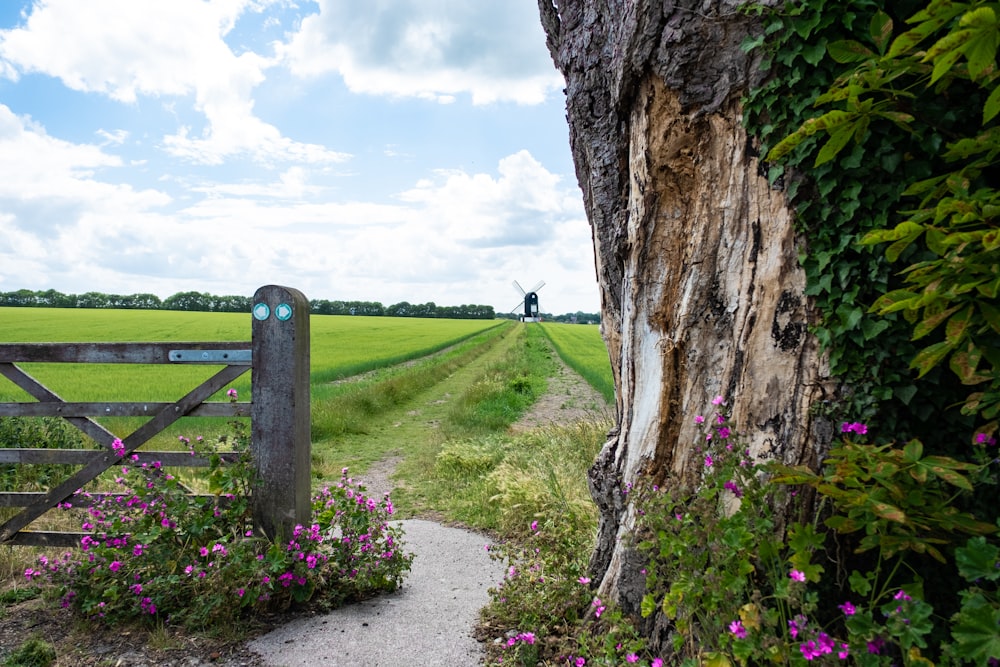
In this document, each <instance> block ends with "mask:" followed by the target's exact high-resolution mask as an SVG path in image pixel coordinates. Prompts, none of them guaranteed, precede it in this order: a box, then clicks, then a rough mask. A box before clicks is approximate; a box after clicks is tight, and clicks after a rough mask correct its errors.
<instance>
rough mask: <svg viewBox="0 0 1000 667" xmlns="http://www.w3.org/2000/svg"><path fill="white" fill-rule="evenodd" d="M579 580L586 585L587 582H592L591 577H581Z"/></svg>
mask: <svg viewBox="0 0 1000 667" xmlns="http://www.w3.org/2000/svg"><path fill="white" fill-rule="evenodd" d="M577 581H579V582H580V583H581V584H583V585H584V586H586V585H587V584H589V583H590V577H580V578H579V579H577Z"/></svg>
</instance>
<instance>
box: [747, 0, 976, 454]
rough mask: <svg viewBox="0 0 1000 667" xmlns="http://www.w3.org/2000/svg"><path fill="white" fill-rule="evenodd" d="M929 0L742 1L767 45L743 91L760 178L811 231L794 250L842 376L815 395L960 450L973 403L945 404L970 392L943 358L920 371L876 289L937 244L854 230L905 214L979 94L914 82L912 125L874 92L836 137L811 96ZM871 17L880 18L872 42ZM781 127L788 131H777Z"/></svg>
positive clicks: (837, 414)
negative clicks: (758, 82) (910, 193)
mask: <svg viewBox="0 0 1000 667" xmlns="http://www.w3.org/2000/svg"><path fill="white" fill-rule="evenodd" d="M936 1H937V0H936ZM890 4H891V7H890V6H887V5H890ZM924 4H926V0H925V2H920V1H919V0H902V1H894V2H892V3H888V2H880V1H877V0H846V1H845V0H800V1H798V2H795V3H793V4H789V5H787V6H786V7H785V8H784V9H782V10H779V11H774V10H768V9H765V8H763V7H757V8H749V7H748V11H749V10H753V9H755V10H756V11H759V12H760V13H761V15H762V23H763V30H762V32H761V33H760V34H759V35H755V36H753V37H751V38H748V39H747V40H746V41H745V42H744V48H745V49H746V50H748V51H751V50H759V51H760V52H761V53H762V54H763V56H764V67H765V68H766V70H767V73H768V78H767V80H766V82H765V83H764V84H763V85H762V86H760V87H759V88H757V89H755V90H753V91H751V92H750V93H749V94H748V95H747V97H746V98H745V99H744V122H745V125H746V127H747V129H748V132H749V134H750V135H751V136H752V137H754V138H755V141H756V142H758V147H759V151H760V154H761V155H764V156H769V159H770V161H769V162H765V163H764V164H765V168H766V169H767V175H768V178H769V179H770V180H771V181H772V182H773V183H774V184H775V185H781V186H783V187H784V188H785V189H786V192H787V195H788V198H789V201H790V203H791V204H792V205H793V206H794V208H795V210H796V215H797V221H798V222H797V224H798V226H799V232H800V233H801V235H802V237H803V238H804V239H805V246H804V249H803V252H802V254H801V257H800V260H801V263H802V266H803V268H804V270H805V273H806V278H807V289H806V294H807V295H808V296H809V297H810V298H811V299H812V300H813V305H814V307H815V309H816V311H817V312H818V313H819V316H820V322H819V323H818V324H817V325H816V326H815V327H814V329H813V332H814V334H815V335H816V336H817V338H818V339H819V341H820V342H821V344H822V345H823V346H824V348H825V349H826V350H827V352H828V354H829V359H830V367H831V373H832V374H833V375H834V376H835V377H837V378H839V379H840V380H841V381H842V391H841V392H840V393H839V396H838V398H837V400H836V401H835V402H831V403H829V404H827V405H826V406H821V407H824V408H825V409H826V410H828V411H829V412H831V413H832V415H831V416H832V417H834V418H837V419H844V420H846V421H853V420H854V419H864V420H865V421H867V422H868V423H869V424H872V425H874V426H875V427H876V429H877V430H878V432H880V433H885V434H889V435H890V437H893V438H895V439H899V440H902V439H906V438H909V437H913V436H915V435H920V437H921V438H922V439H923V440H924V441H925V443H927V444H928V445H929V446H931V447H933V448H935V449H941V450H944V451H949V452H954V451H956V450H958V449H959V448H960V447H962V446H963V445H964V443H967V442H968V437H969V433H970V432H971V431H972V427H973V419H972V417H971V416H970V415H968V414H966V415H963V414H961V413H960V412H959V411H958V410H955V409H952V408H953V406H955V405H956V404H961V403H962V402H963V401H964V400H965V398H966V394H967V392H966V391H965V390H964V388H963V387H962V385H961V382H960V380H959V378H958V377H956V376H955V375H954V374H953V373H950V372H948V370H947V368H944V369H942V368H941V367H940V366H939V365H927V367H925V368H921V369H920V371H922V374H923V377H922V378H921V379H920V380H919V381H918V373H917V372H916V371H914V370H913V369H912V368H911V367H910V362H911V360H912V359H914V358H916V357H917V356H918V354H919V353H920V350H921V349H922V347H924V345H925V344H926V341H919V340H914V339H913V333H914V332H913V325H912V323H911V322H910V321H909V320H908V319H907V315H908V313H906V312H905V309H902V308H898V309H891V308H889V309H887V308H884V307H878V306H876V308H875V309H874V310H873V306H875V305H876V304H878V302H879V299H880V298H882V297H884V295H886V294H894V293H895V294H900V292H898V290H903V289H905V288H906V285H905V284H904V283H905V280H906V276H902V275H900V274H899V272H900V269H901V266H899V265H898V264H896V263H895V262H900V263H902V264H903V265H905V264H915V263H919V262H924V261H931V260H933V259H934V256H933V253H932V252H930V251H929V250H928V248H926V247H921V246H918V245H916V244H908V245H907V247H906V248H901V249H900V250H899V252H898V254H894V255H893V256H891V259H892V260H894V261H893V262H890V261H889V259H890V258H887V257H886V255H885V253H884V252H883V248H880V247H878V246H874V245H866V244H864V243H861V241H862V240H863V239H865V238H867V239H868V240H869V241H871V240H872V239H873V238H874V237H873V236H871V235H872V234H877V233H878V232H879V230H892V229H896V227H897V225H899V224H900V223H901V222H904V220H905V216H904V215H903V214H902V213H901V212H900V211H901V210H902V209H903V208H904V205H903V201H904V200H903V196H904V194H905V193H906V191H907V187H908V186H909V185H910V184H912V183H916V182H921V181H926V179H929V178H931V177H932V176H934V175H935V174H937V173H940V172H941V170H940V166H941V162H942V157H941V153H942V149H943V148H944V147H945V146H946V144H947V143H948V142H949V141H952V140H953V138H954V136H955V135H956V133H957V132H958V131H959V129H960V128H962V127H965V126H968V125H969V124H970V123H973V122H975V123H979V122H980V120H981V112H982V106H981V105H980V106H979V107H978V108H975V105H969V106H968V107H966V106H965V105H955V104H954V103H953V101H952V100H950V99H948V98H947V97H943V96H939V95H933V94H923V91H921V93H920V94H919V95H918V98H919V99H918V102H915V103H914V104H913V105H914V106H917V105H918V104H919V111H918V112H916V113H919V114H920V115H921V116H926V117H928V118H933V119H934V122H932V123H927V124H926V127H922V128H921V130H922V131H920V132H914V131H912V127H909V126H908V124H907V122H904V120H905V119H903V118H902V117H901V116H900V115H899V114H904V113H909V114H910V115H911V116H915V115H916V113H913V111H912V110H911V109H910V108H903V109H900V108H898V107H897V106H893V104H891V102H890V101H889V100H884V99H874V96H873V99H871V100H869V104H870V107H869V108H868V109H867V111H866V112H865V117H864V120H863V123H861V122H859V123H856V124H854V125H853V126H851V131H850V132H846V131H844V132H841V134H839V135H836V134H835V132H836V131H837V130H838V129H842V126H834V124H833V121H835V120H836V119H837V116H836V115H834V116H830V115H829V113H830V111H827V114H823V113H822V109H819V108H817V107H816V105H817V102H818V103H819V104H823V103H828V104H829V103H831V102H833V103H835V104H836V103H842V102H843V100H831V99H830V91H831V89H833V88H836V87H837V85H839V84H838V81H841V80H840V77H841V76H842V75H843V70H844V69H845V67H844V60H845V50H853V51H852V52H851V53H850V54H849V55H850V57H854V56H855V55H857V54H859V53H861V52H862V50H864V49H867V48H868V47H867V46H861V45H863V44H872V48H871V49H870V51H871V53H872V54H877V53H878V49H879V48H880V47H879V44H878V40H885V39H887V37H886V36H884V35H883V33H882V32H881V31H880V30H881V28H879V26H881V27H884V26H885V25H886V22H888V23H890V24H891V23H894V24H896V25H903V24H904V23H905V21H906V19H907V18H909V17H910V16H912V15H913V14H914V13H915V12H917V11H918V10H920V9H921V8H922V7H923V5H924ZM873 26H875V27H876V28H879V30H875V32H876V34H875V37H874V43H873ZM848 45H849V46H848ZM854 45H858V46H857V47H856V46H854ZM883 46H885V44H884V43H883ZM859 47H860V48H859ZM834 56H836V57H834ZM841 83H842V82H841ZM963 83H964V82H961V81H959V82H957V83H956V87H955V88H954V89H953V90H952V94H953V95H961V96H963V97H962V99H968V98H967V97H966V96H970V95H971V96H973V98H972V99H975V97H974V96H976V95H980V94H981V93H979V92H977V90H974V89H975V88H977V87H976V86H966V87H968V88H972V89H970V90H965V89H964V88H963V85H962V84H963ZM915 94H916V93H915ZM835 110H836V111H841V112H842V111H843V109H841V108H839V107H838V108H837V109H835ZM824 117H825V118H824ZM831 130H832V132H831ZM789 136H794V137H795V139H794V140H791V141H785V142H784V143H783V142H782V140H783V139H785V138H786V137H789ZM834 139H835V140H834ZM779 146H780V149H779V150H775V149H776V147H779ZM769 154H770V155H769ZM775 155H778V156H780V157H781V160H780V161H779V160H777V159H776V158H775ZM883 305H884V304H883ZM910 319H912V315H911V316H910Z"/></svg>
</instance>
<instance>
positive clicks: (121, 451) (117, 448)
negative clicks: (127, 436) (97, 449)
mask: <svg viewBox="0 0 1000 667" xmlns="http://www.w3.org/2000/svg"><path fill="white" fill-rule="evenodd" d="M111 451H113V452H114V453H115V456H117V457H118V458H121V457H123V456H125V443H123V442H122V441H121V438H115V439H114V441H113V442H112V443H111Z"/></svg>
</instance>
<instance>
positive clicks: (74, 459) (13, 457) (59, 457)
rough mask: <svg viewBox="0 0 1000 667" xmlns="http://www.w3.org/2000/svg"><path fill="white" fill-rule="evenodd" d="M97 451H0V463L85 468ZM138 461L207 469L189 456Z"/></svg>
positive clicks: (145, 455) (146, 456) (149, 455)
mask: <svg viewBox="0 0 1000 667" xmlns="http://www.w3.org/2000/svg"><path fill="white" fill-rule="evenodd" d="M104 454H105V452H104V451H103V450H100V449H31V448H15V447H8V448H3V447H0V463H23V464H49V465H86V464H88V463H90V462H91V461H92V460H93V458H94V457H95V456H104ZM219 454H220V455H221V456H222V458H223V459H227V460H235V459H236V458H237V457H239V453H238V452H229V451H226V452H219ZM135 456H138V457H139V458H138V460H136V461H131V459H132V457H131V456H130V457H129V460H130V461H131V462H132V463H133V464H135V463H138V464H140V465H141V464H143V463H146V464H150V463H157V462H158V463H160V464H162V465H165V466H167V467H171V468H207V467H208V466H209V464H210V462H209V460H208V459H207V458H205V457H203V456H192V455H191V454H190V453H189V452H147V451H141V452H136V453H135Z"/></svg>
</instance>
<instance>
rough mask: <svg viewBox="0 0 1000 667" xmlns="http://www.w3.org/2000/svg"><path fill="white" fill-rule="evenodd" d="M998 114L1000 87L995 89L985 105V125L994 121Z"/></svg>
mask: <svg viewBox="0 0 1000 667" xmlns="http://www.w3.org/2000/svg"><path fill="white" fill-rule="evenodd" d="M997 113H1000V86H997V87H996V88H994V89H993V92H992V93H990V96H989V97H987V98H986V102H985V104H983V125H986V123H988V122H990V121H991V120H993V118H994V117H995V116H996V115H997Z"/></svg>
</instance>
